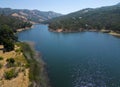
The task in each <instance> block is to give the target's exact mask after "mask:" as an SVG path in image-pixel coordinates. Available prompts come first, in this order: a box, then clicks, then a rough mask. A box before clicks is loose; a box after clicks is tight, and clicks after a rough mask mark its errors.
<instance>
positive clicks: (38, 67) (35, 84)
mask: <svg viewBox="0 0 120 87" xmlns="http://www.w3.org/2000/svg"><path fill="white" fill-rule="evenodd" d="M20 43H21V44H22V50H23V54H24V56H25V57H26V60H27V61H28V62H29V65H30V73H29V78H30V81H31V85H30V86H29V87H51V86H50V81H49V78H48V73H47V68H46V64H45V62H44V61H43V60H42V57H41V55H40V53H39V52H38V51H36V50H35V48H34V45H35V44H34V42H20ZM26 49H27V50H26Z"/></svg>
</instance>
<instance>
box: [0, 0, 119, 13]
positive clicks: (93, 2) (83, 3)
mask: <svg viewBox="0 0 120 87" xmlns="http://www.w3.org/2000/svg"><path fill="white" fill-rule="evenodd" d="M119 2H120V0H0V7H10V8H14V9H38V10H41V11H55V12H58V13H63V14H66V13H70V12H74V11H78V10H80V9H83V8H96V7H101V6H109V5H114V4H117V3H119Z"/></svg>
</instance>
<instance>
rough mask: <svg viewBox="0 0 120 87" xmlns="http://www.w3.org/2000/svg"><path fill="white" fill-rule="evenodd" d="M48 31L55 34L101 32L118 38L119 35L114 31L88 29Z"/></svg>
mask: <svg viewBox="0 0 120 87" xmlns="http://www.w3.org/2000/svg"><path fill="white" fill-rule="evenodd" d="M49 31H51V32H57V33H61V32H63V33H74V32H86V31H89V32H102V33H108V34H110V35H113V36H117V37H120V33H117V32H115V31H112V30H104V29H102V30H97V29H90V30H83V29H79V30H67V29H56V30H54V29H49Z"/></svg>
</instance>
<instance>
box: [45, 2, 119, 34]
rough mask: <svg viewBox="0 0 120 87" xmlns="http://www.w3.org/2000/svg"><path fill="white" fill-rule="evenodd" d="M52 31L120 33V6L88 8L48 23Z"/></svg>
mask: <svg viewBox="0 0 120 87" xmlns="http://www.w3.org/2000/svg"><path fill="white" fill-rule="evenodd" d="M46 23H48V24H49V27H50V29H52V30H58V29H62V31H83V30H90V29H94V30H102V29H104V30H113V31H115V32H120V24H119V23H120V4H117V5H114V6H106V7H101V8H96V9H92V8H86V9H83V10H80V11H77V12H74V13H71V14H68V15H65V16H61V17H58V18H54V19H52V20H49V21H46Z"/></svg>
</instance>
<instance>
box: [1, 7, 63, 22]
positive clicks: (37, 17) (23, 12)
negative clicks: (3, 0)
mask: <svg viewBox="0 0 120 87" xmlns="http://www.w3.org/2000/svg"><path fill="white" fill-rule="evenodd" d="M0 14H3V15H6V16H8V15H9V16H13V17H17V18H20V19H22V20H24V21H31V22H35V23H40V22H42V21H45V20H49V19H52V18H55V17H59V16H61V15H62V14H60V13H55V12H53V11H48V12H45V11H39V10H28V9H11V8H0Z"/></svg>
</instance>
